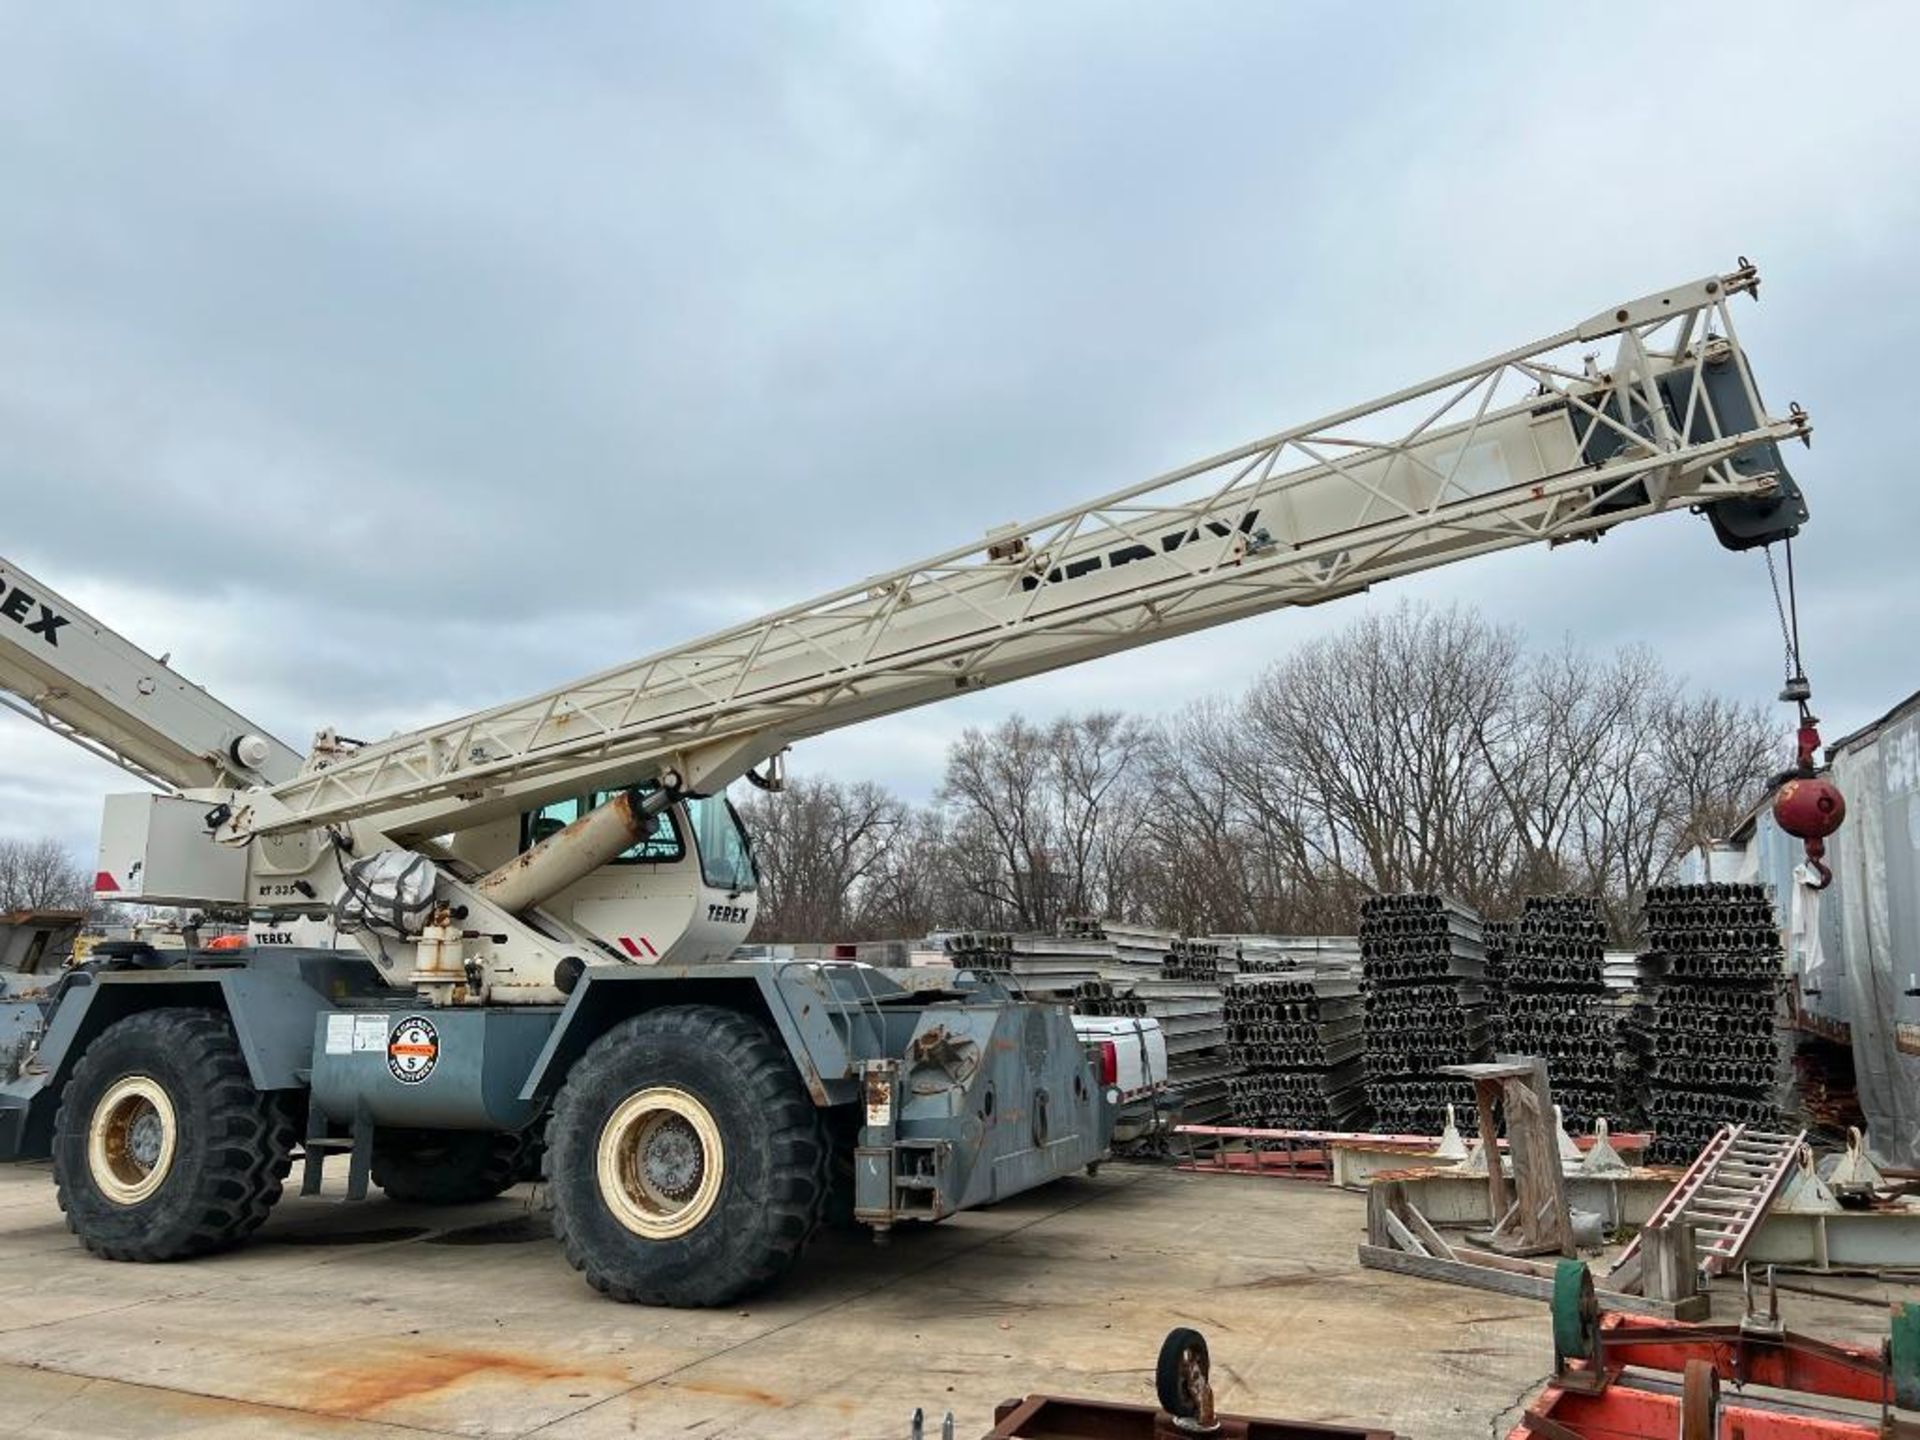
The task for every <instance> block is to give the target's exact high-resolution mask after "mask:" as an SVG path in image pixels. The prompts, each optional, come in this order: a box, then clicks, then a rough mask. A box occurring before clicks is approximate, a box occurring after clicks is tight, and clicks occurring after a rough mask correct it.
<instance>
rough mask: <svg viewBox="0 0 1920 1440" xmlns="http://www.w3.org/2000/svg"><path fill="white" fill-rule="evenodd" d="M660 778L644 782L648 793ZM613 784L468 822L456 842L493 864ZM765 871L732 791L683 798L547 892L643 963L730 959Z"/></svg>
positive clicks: (568, 819) (557, 913)
mask: <svg viewBox="0 0 1920 1440" xmlns="http://www.w3.org/2000/svg"><path fill="white" fill-rule="evenodd" d="M651 788H652V787H651V786H643V787H641V789H642V791H643V793H644V792H646V791H648V790H651ZM612 795H613V792H612V791H597V792H594V793H593V794H590V795H575V796H569V797H567V798H565V799H562V800H554V801H550V802H548V803H547V804H545V805H543V806H541V807H540V808H539V809H538V810H532V811H528V812H526V813H524V814H522V815H519V816H517V817H514V818H511V819H506V820H500V821H495V822H494V823H492V824H489V825H482V826H478V827H476V828H474V829H472V830H467V831H463V832H461V833H459V834H457V835H456V836H455V837H454V841H453V850H454V853H455V854H456V855H458V856H459V857H460V858H461V859H462V860H466V861H468V862H470V863H472V864H475V865H477V866H479V867H480V868H482V869H483V870H492V869H494V868H495V867H497V866H500V865H503V864H505V863H506V862H507V861H509V860H511V859H512V858H513V857H514V856H515V855H516V854H519V853H520V852H522V851H525V850H529V849H531V848H532V847H533V846H535V845H536V844H538V843H539V842H540V841H542V840H544V839H546V838H548V837H549V836H551V835H554V834H557V833H558V832H559V831H561V830H563V829H565V828H566V827H567V826H568V825H571V824H572V823H573V822H574V821H576V820H578V819H579V818H580V817H581V816H582V815H585V814H586V813H587V812H588V811H589V810H592V809H595V808H597V807H598V806H600V805H602V804H604V803H605V802H606V801H607V800H609V799H611V798H612ZM759 888H760V876H759V870H758V867H757V866H756V865H755V863H754V859H753V847H752V845H751V844H750V843H749V841H748V839H747V832H746V827H745V826H744V825H742V824H741V821H740V815H739V812H738V811H736V810H735V809H734V808H733V804H732V802H731V801H729V800H728V799H727V797H726V796H725V795H709V796H705V797H702V798H697V799H696V798H689V799H686V800H681V801H679V802H677V803H675V804H673V805H670V806H668V807H667V808H666V809H665V810H662V811H661V812H660V813H659V814H658V815H655V816H654V817H652V828H651V829H650V830H649V831H648V832H647V835H646V838H645V839H643V840H641V841H639V842H638V843H637V844H634V845H631V846H629V847H628V848H627V849H625V850H623V851H621V852H620V854H619V855H617V856H615V857H614V858H613V860H612V861H610V862H609V863H608V864H605V865H603V866H601V867H600V868H599V869H598V870H595V871H592V872H591V873H589V874H588V875H586V876H585V877H583V878H582V879H580V880H576V881H575V882H574V883H573V884H571V885H569V886H567V887H566V889H564V890H561V891H559V892H557V893H556V894H554V895H553V896H552V897H551V898H550V899H547V900H545V901H543V902H541V908H542V909H543V910H545V911H547V912H548V913H549V914H551V915H553V916H554V917H556V918H557V919H560V920H564V921H567V922H569V923H571V924H573V925H575V926H578V927H579V928H580V929H582V930H584V931H586V932H587V933H588V934H590V935H592V936H594V937H595V938H597V939H599V940H600V941H602V942H603V943H604V944H606V945H608V946H610V947H611V948H613V949H614V950H615V951H617V952H618V953H619V955H620V956H621V958H622V959H624V960H625V961H627V963H629V964H633V965H659V964H674V965H693V964H700V963H703V962H705V963H710V962H712V961H715V960H725V959H727V958H728V957H729V956H730V955H731V954H732V953H733V951H734V949H735V947H737V946H739V945H742V944H744V943H745V942H746V938H747V932H748V931H749V930H751V929H752V928H753V919H754V915H755V912H756V910H757V909H758V903H757V902H758V892H759Z"/></svg>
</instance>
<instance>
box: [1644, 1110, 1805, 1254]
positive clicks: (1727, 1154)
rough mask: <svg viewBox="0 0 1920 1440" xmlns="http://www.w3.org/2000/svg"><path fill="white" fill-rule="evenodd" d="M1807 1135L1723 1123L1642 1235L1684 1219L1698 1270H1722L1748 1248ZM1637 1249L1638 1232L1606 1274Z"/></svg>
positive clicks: (1659, 1207)
mask: <svg viewBox="0 0 1920 1440" xmlns="http://www.w3.org/2000/svg"><path fill="white" fill-rule="evenodd" d="M1806 1140H1807V1132H1806V1131H1805V1130H1801V1131H1799V1132H1797V1133H1795V1134H1792V1135H1788V1134H1785V1133H1782V1132H1780V1131H1775V1130H1754V1129H1750V1128H1749V1127H1747V1126H1745V1125H1722V1126H1721V1127H1720V1129H1719V1130H1718V1132H1716V1133H1715V1135H1714V1137H1713V1138H1712V1139H1711V1140H1709V1141H1708V1142H1707V1144H1706V1147H1705V1148H1704V1149H1703V1150H1701V1152H1700V1153H1699V1155H1698V1156H1696V1157H1695V1158H1694V1162H1693V1164H1691V1165H1689V1166H1688V1167H1687V1173H1686V1174H1684V1175H1682V1176H1681V1177H1680V1182H1679V1183H1678V1184H1677V1185H1675V1186H1674V1187H1673V1189H1671V1190H1669V1191H1668V1192H1667V1194H1666V1198H1664V1199H1663V1200H1661V1202H1660V1204H1659V1205H1658V1206H1656V1207H1655V1209H1654V1212H1653V1214H1652V1215H1651V1216H1649V1217H1648V1219H1647V1223H1646V1224H1645V1225H1644V1226H1642V1227H1641V1234H1642V1235H1644V1234H1645V1233H1646V1232H1647V1231H1648V1230H1655V1229H1664V1228H1666V1227H1667V1226H1669V1225H1671V1224H1673V1223H1674V1222H1675V1221H1676V1220H1680V1219H1685V1220H1687V1221H1688V1222H1690V1223H1691V1224H1692V1225H1693V1227H1694V1232H1695V1237H1696V1244H1697V1246H1698V1249H1699V1252H1700V1273H1701V1274H1702V1275H1707V1276H1712V1275H1720V1274H1724V1273H1725V1272H1726V1271H1728V1270H1730V1269H1732V1268H1733V1267H1734V1265H1736V1264H1737V1263H1738V1262H1739V1260H1740V1257H1741V1255H1743V1254H1744V1253H1745V1252H1746V1248H1747V1245H1748V1243H1749V1242H1750V1241H1751V1240H1752V1239H1753V1234H1754V1231H1756V1230H1758V1229H1759V1228H1760V1222H1761V1220H1763V1219H1765V1218H1766V1213H1767V1209H1768V1207H1769V1206H1771V1205H1772V1204H1773V1201H1774V1197H1775V1196H1776V1195H1778V1194H1779V1193H1780V1189H1781V1187H1782V1186H1783V1185H1785V1184H1786V1181H1787V1176H1788V1175H1789V1174H1790V1173H1791V1172H1792V1169H1793V1163H1794V1160H1795V1157H1797V1156H1798V1155H1799V1153H1800V1149H1801V1147H1802V1146H1803V1145H1805V1144H1806ZM1639 1253H1640V1235H1636V1236H1634V1237H1633V1243H1632V1244H1630V1245H1628V1246H1627V1248H1626V1249H1625V1250H1623V1251H1621V1252H1620V1258H1619V1259H1618V1260H1616V1261H1615V1262H1614V1264H1613V1268H1612V1269H1611V1270H1609V1271H1608V1272H1607V1273H1608V1274H1609V1275H1617V1274H1619V1273H1621V1272H1622V1271H1624V1270H1626V1269H1627V1268H1628V1266H1629V1265H1630V1263H1631V1262H1632V1261H1634V1260H1635V1259H1636V1258H1637V1257H1638V1255H1639Z"/></svg>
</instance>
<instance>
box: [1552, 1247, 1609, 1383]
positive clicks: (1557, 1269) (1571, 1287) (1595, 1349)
mask: <svg viewBox="0 0 1920 1440" xmlns="http://www.w3.org/2000/svg"><path fill="white" fill-rule="evenodd" d="M1599 1354H1600V1306H1599V1303H1598V1301H1596V1300H1595V1299H1594V1294H1593V1272H1592V1271H1591V1270H1589V1269H1587V1266H1586V1262H1585V1261H1584V1260H1562V1261H1561V1262H1560V1263H1559V1264H1558V1265H1556V1266H1554V1269H1553V1367H1554V1369H1555V1370H1556V1371H1559V1370H1564V1369H1565V1368H1566V1362H1567V1361H1569V1360H1595V1361H1597V1360H1598V1358H1599Z"/></svg>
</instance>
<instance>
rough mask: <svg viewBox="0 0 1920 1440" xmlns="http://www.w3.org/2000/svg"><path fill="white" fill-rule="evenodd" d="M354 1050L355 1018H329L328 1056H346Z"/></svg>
mask: <svg viewBox="0 0 1920 1440" xmlns="http://www.w3.org/2000/svg"><path fill="white" fill-rule="evenodd" d="M352 1050H353V1016H351V1015H340V1014H334V1015H329V1016H327V1054H329V1055H346V1054H349V1053H351V1051H352Z"/></svg>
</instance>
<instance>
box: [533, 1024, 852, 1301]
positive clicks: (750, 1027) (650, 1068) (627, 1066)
mask: <svg viewBox="0 0 1920 1440" xmlns="http://www.w3.org/2000/svg"><path fill="white" fill-rule="evenodd" d="M827 1149H828V1147H827V1144H826V1137H825V1134H824V1132H823V1130H822V1126H821V1122H820V1117H819V1114H818V1112H817V1111H816V1110H815V1109H814V1106H813V1102H812V1100H811V1099H810V1098H809V1097H808V1095H807V1091H806V1087H805V1086H804V1085H802V1084H801V1081H800V1074H799V1071H797V1070H796V1069H795V1068H794V1064H793V1060H792V1058H791V1057H790V1056H789V1055H788V1053H787V1049H786V1046H785V1045H783V1044H781V1043H780V1041H778V1040H777V1039H775V1038H774V1036H773V1035H772V1034H771V1033H770V1032H769V1031H768V1030H767V1028H766V1027H765V1026H764V1025H762V1024H761V1023H760V1022H759V1021H757V1020H755V1019H753V1018H752V1017H751V1016H747V1015H742V1014H740V1013H739V1012H737V1011H733V1010H726V1009H722V1008H720V1007H719V1006H714V1005H674V1006H667V1007H665V1008H662V1009H659V1010H650V1011H648V1012H647V1013H646V1014H644V1015H636V1016H635V1017H634V1018H633V1019H631V1020H626V1021H622V1022H621V1023H620V1024H618V1025H615V1026H614V1027H613V1028H612V1029H611V1030H609V1031H607V1033H606V1034H604V1035H602V1036H601V1037H600V1038H599V1039H598V1040H596V1041H594V1043H593V1044H592V1045H591V1046H590V1047H589V1048H588V1050H587V1052H586V1054H584V1055H582V1056H581V1057H580V1059H579V1060H578V1061H577V1062H576V1063H575V1064H574V1067H573V1069H572V1070H570V1071H569V1072H568V1074H567V1078H566V1083H565V1084H563V1085H562V1086H561V1087H560V1093H559V1094H558V1095H557V1096H555V1097H554V1102H553V1118H552V1120H551V1121H549V1122H548V1125H547V1154H546V1181H547V1195H548V1198H549V1200H550V1202H551V1204H552V1206H553V1229H554V1234H555V1235H556V1236H557V1237H558V1238H559V1240H560V1243H561V1245H562V1247H563V1248H564V1249H565V1251H566V1256H567V1260H568V1261H569V1263H571V1264H572V1265H573V1267H574V1269H576V1270H579V1271H581V1272H582V1273H583V1274H584V1275H585V1276H586V1278H587V1282H588V1283H589V1284H590V1285H592V1286H593V1288H594V1289H596V1290H598V1291H600V1292H601V1293H602V1294H604V1295H608V1296H611V1297H612V1298H613V1299H615V1300H624V1301H628V1302H637V1303H639V1304H644V1305H677V1306H703V1305H725V1304H729V1303H731V1302H732V1301H734V1300H737V1299H739V1298H740V1297H741V1296H742V1295H746V1294H749V1293H751V1292H753V1291H755V1290H759V1289H762V1288H764V1287H765V1286H767V1285H769V1284H771V1283H772V1282H773V1281H774V1280H776V1279H778V1278H779V1277H780V1276H781V1275H782V1274H784V1273H785V1272H786V1271H787V1269H788V1268H789V1267H790V1266H791V1265H792V1264H793V1263H794V1262H795V1261H796V1260H797V1259H799V1257H800V1252H801V1251H802V1250H803V1249H804V1248H805V1246H806V1244H807V1241H808V1240H809V1239H810V1238H812V1236H813V1233H814V1231H815V1229H816V1228H818V1226H819V1224H820V1218H821V1211H822V1209H823V1208H824V1204H825V1198H826V1190H827Z"/></svg>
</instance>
